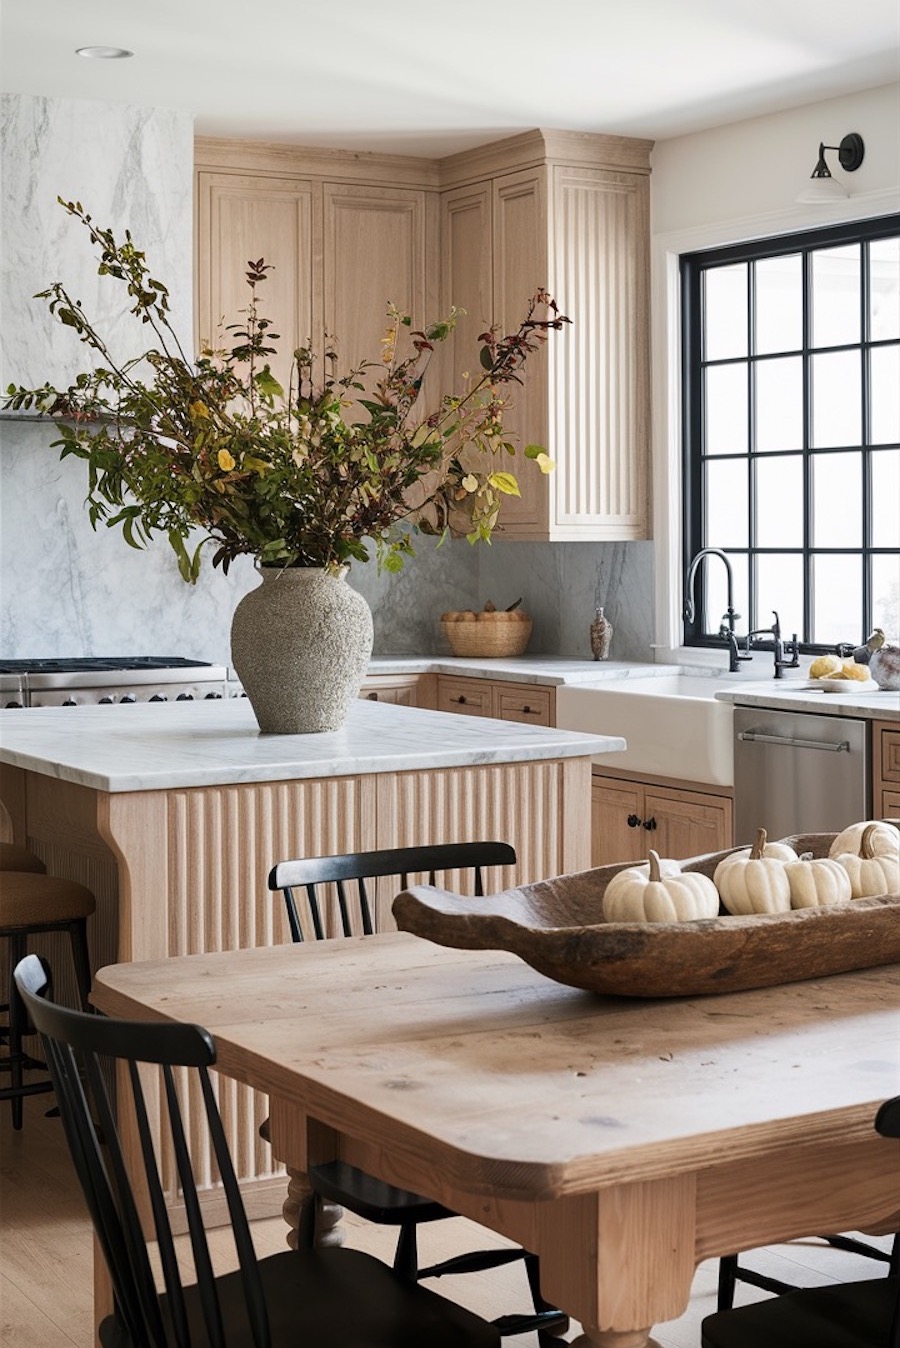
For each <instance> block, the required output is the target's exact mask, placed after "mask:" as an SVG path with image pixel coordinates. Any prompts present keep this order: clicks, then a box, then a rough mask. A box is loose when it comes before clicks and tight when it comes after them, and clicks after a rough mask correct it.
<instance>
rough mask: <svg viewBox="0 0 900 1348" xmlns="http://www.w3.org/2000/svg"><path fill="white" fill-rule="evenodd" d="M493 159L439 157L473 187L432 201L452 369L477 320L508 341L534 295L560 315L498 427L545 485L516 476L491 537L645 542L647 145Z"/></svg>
mask: <svg viewBox="0 0 900 1348" xmlns="http://www.w3.org/2000/svg"><path fill="white" fill-rule="evenodd" d="M490 148H492V149H493V150H494V152H495V153H494V155H493V157H491V156H490V155H489V154H488V153H487V150H486V149H485V148H484V147H483V148H482V150H481V151H478V152H476V153H474V154H473V155H471V156H465V155H460V156H455V157H454V158H453V160H452V161H448V162H450V163H451V166H452V167H451V170H449V171H452V174H453V176H455V177H459V178H465V177H466V175H467V172H468V175H469V178H470V179H473V180H472V181H465V182H461V183H460V185H459V186H454V187H453V188H451V189H448V190H447V191H446V192H444V193H443V194H442V202H441V241H442V257H443V265H442V277H441V280H442V308H443V309H445V310H446V309H448V308H449V306H450V305H451V304H455V305H458V306H461V307H463V308H465V309H466V310H467V317H466V319H465V320H463V321H461V323H460V324H459V326H458V328H457V333H456V335H455V337H454V338H453V339H452V342H453V344H454V345H453V350H452V351H451V354H450V356H449V360H450V368H451V373H452V375H453V377H454V378H458V377H459V375H460V373H461V372H462V371H463V370H464V369H465V368H468V366H467V364H466V362H469V365H470V364H471V353H472V350H473V342H474V340H475V338H476V337H477V335H478V332H480V331H481V330H482V329H483V327H484V326H485V325H486V323H487V322H488V321H490V322H496V323H497V324H499V325H500V327H501V330H502V331H503V332H504V333H506V332H511V331H514V330H515V327H516V325H517V324H518V322H519V321H520V319H521V318H522V317H523V315H524V312H525V307H526V305H527V302H528V300H529V298H530V297H531V296H532V295H533V294H534V292H535V290H536V289H537V288H538V287H539V286H546V287H547V288H548V289H549V291H550V292H551V294H552V295H553V296H554V298H555V299H556V300H557V302H558V304H559V305H560V308H561V310H562V311H563V312H564V313H565V314H566V315H567V316H568V317H569V318H571V319H572V323H571V326H567V327H566V328H565V329H564V330H563V331H562V332H560V333H556V334H553V336H552V338H551V340H550V342H549V344H548V346H547V348H545V349H544V350H542V351H541V352H538V353H535V354H533V355H532V356H531V357H530V358H529V362H528V367H527V372H526V379H525V383H524V386H523V387H522V388H517V389H516V390H515V392H514V395H513V399H512V403H513V405H512V407H511V408H510V410H509V412H508V413H507V415H506V418H505V425H506V428H507V430H508V431H510V432H511V433H512V435H513V436H514V437H515V438H516V439H517V440H518V442H519V444H520V445H525V444H529V443H537V444H541V445H543V446H544V447H545V448H546V449H547V451H548V453H549V454H550V456H551V457H552V458H553V459H554V460H555V461H556V464H557V467H556V471H555V472H554V473H552V474H550V475H549V476H544V475H542V474H539V473H536V472H534V471H532V470H531V469H530V465H524V464H520V470H519V472H518V473H517V476H518V479H519V486H520V489H521V492H522V496H521V498H514V499H511V500H508V501H504V510H503V529H504V534H505V536H506V537H508V538H528V539H533V540H545V541H546V540H553V541H568V540H571V541H574V540H578V539H581V540H602V539H633V538H645V537H646V536H647V528H648V514H649V502H648V489H647V480H648V477H647V466H648V459H649V403H650V394H649V285H648V274H649V243H648V212H649V178H648V174H649V150H650V142H649V141H637V140H625V139H622V138H616V137H607V136H580V135H575V134H573V133H564V132H560V133H545V132H540V133H527V134H526V135H525V136H522V137H513V138H511V140H509V141H506V142H500V143H498V144H497V145H495V146H494V147H490ZM529 154H530V155H531V162H530V163H527V164H526V163H523V166H522V167H520V168H519V169H518V170H517V171H515V172H509V171H508V170H509V168H510V163H511V161H512V160H515V159H518V160H520V161H527V160H528V158H529ZM504 170H506V171H504ZM476 175H480V180H478V179H477V177H476ZM526 467H528V469H529V471H525V468H526Z"/></svg>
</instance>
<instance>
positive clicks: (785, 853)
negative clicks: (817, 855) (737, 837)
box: [716, 828, 798, 874]
mask: <svg viewBox="0 0 900 1348" xmlns="http://www.w3.org/2000/svg"><path fill="white" fill-rule="evenodd" d="M760 840H761V841H760ZM753 846H754V847H757V848H760V849H761V850H760V851H759V852H758V855H759V856H761V857H771V858H773V859H774V860H775V861H797V860H798V855H797V853H796V852H795V851H794V849H793V847H791V845H790V843H786V842H769V840H768V834H767V833H766V830H765V829H764V828H760V829H757V830H756V842H755V843H754V844H753ZM751 850H752V849H751V848H749V847H739V848H738V850H737V851H736V852H729V853H728V856H727V857H723V858H722V860H721V861H720V862H719V866H727V865H728V864H729V863H730V862H732V861H746V860H747V858H748V857H749V855H750V852H751ZM718 870H719V867H718V866H717V867H716V874H718Z"/></svg>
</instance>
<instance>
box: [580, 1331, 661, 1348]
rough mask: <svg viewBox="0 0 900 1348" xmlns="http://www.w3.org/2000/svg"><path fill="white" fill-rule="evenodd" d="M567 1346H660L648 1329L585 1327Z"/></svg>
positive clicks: (648, 1347)
mask: <svg viewBox="0 0 900 1348" xmlns="http://www.w3.org/2000/svg"><path fill="white" fill-rule="evenodd" d="M569 1348H660V1345H659V1343H658V1342H657V1340H656V1339H651V1338H650V1331H649V1329H626V1330H618V1329H605V1330H604V1329H586V1330H585V1332H584V1333H583V1334H579V1335H578V1338H577V1339H573V1340H572V1342H571V1343H570V1345H569Z"/></svg>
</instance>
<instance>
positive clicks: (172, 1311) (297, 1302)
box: [15, 955, 499, 1348]
mask: <svg viewBox="0 0 900 1348" xmlns="http://www.w3.org/2000/svg"><path fill="white" fill-rule="evenodd" d="M15 981H16V986H17V988H18V990H19V993H20V995H21V996H22V998H23V1000H24V1002H25V1003H26V1005H27V1007H28V1010H29V1013H30V1015H31V1019H32V1022H33V1024H34V1025H35V1027H36V1029H37V1031H38V1033H39V1034H40V1037H41V1041H42V1045H43V1049H44V1052H45V1054H46V1058H47V1063H48V1066H49V1068H50V1072H51V1075H52V1077H53V1082H54V1086H55V1089H56V1098H57V1100H58V1102H59V1108H60V1113H61V1115H62V1121H63V1126H64V1128H65V1133H66V1138H67V1141H68V1144H69V1150H70V1152H71V1154H72V1160H73V1161H74V1164H75V1169H76V1171H77V1174H78V1179H79V1181H80V1183H81V1187H82V1189H83V1191H84V1194H85V1197H86V1199H87V1203H88V1207H89V1209H90V1214H91V1219H92V1221H93V1224H94V1229H95V1231H96V1234H97V1237H98V1240H99V1243H100V1246H101V1248H102V1251H103V1255H104V1258H105V1260H106V1264H107V1267H108V1269H109V1273H110V1277H111V1280H112V1286H113V1293H114V1298H115V1302H114V1304H115V1309H114V1311H113V1313H112V1315H110V1316H107V1317H106V1318H105V1319H104V1320H103V1321H102V1322H101V1324H100V1326H99V1337H100V1342H101V1344H102V1345H103V1348H298V1345H300V1344H322V1345H324V1344H334V1345H335V1348H349V1346H350V1345H353V1348H425V1345H428V1348H498V1345H499V1335H498V1333H497V1331H496V1329H494V1328H493V1326H492V1325H489V1324H488V1323H487V1322H486V1321H484V1320H482V1319H479V1318H478V1317H477V1316H475V1315H472V1314H471V1313H470V1312H469V1311H466V1310H464V1309H463V1308H462V1307H460V1306H457V1305H455V1304H454V1303H453V1302H450V1301H447V1300H446V1299H445V1298H444V1297H441V1296H438V1295H437V1294H436V1293H434V1292H431V1291H429V1290H428V1289H426V1288H423V1287H419V1286H417V1285H416V1284H414V1283H410V1282H408V1281H407V1280H406V1279H404V1278H402V1277H400V1276H399V1275H398V1274H396V1273H394V1272H393V1271H392V1270H391V1269H389V1268H387V1267H386V1266H385V1265H384V1264H383V1263H381V1262H380V1261H379V1260H377V1259H373V1258H371V1256H369V1255H365V1254H362V1253H360V1252H358V1251H353V1250H344V1249H334V1250H303V1251H300V1250H285V1251H284V1252H283V1253H281V1254H276V1255H270V1256H268V1257H267V1258H264V1259H257V1257H256V1254H255V1252H254V1249H253V1240H252V1236H251V1232H250V1226H249V1223H248V1221H247V1216H246V1213H245V1211H244V1205H243V1202H242V1200H241V1195H240V1190H239V1188H238V1182H237V1179H236V1177H235V1173H234V1169H233V1166H232V1162H231V1157H230V1154H229V1150H228V1143H227V1141H226V1138H225V1133H224V1129H223V1127H222V1121H221V1118H220V1116H219V1111H218V1107H217V1105H216V1098H215V1090H214V1087H213V1084H212V1081H211V1079H210V1075H209V1069H210V1068H211V1067H213V1066H214V1065H215V1061H216V1049H215V1044H214V1043H213V1040H212V1038H211V1037H210V1035H209V1034H208V1033H207V1031H206V1030H204V1029H201V1028H200V1027H199V1026H197V1025H182V1024H177V1023H172V1022H168V1021H167V1022H162V1023H160V1022H144V1021H141V1022H133V1021H122V1020H112V1019H106V1018H105V1017H103V1016H94V1015H88V1014H85V1013H84V1012H80V1011H72V1010H69V1009H68V1008H65V1007H61V1006H57V1005H55V1004H54V1003H53V1002H50V1001H48V1000H46V994H47V987H48V971H47V968H46V965H45V964H44V962H43V961H42V960H40V959H38V957H37V956H36V955H29V956H27V957H26V958H25V959H24V960H22V961H21V962H20V963H19V964H18V965H17V966H16V969H15ZM108 1059H113V1060H118V1061H120V1062H123V1063H125V1064H127V1071H128V1078H129V1081H130V1086H131V1091H130V1095H131V1104H133V1106H134V1116H135V1119H136V1124H137V1129H138V1132H139V1135H140V1146H141V1152H142V1162H143V1164H142V1167H141V1170H142V1174H141V1176H140V1179H139V1180H138V1181H136V1182H140V1183H141V1184H144V1183H145V1184H146V1186H147V1191H148V1194H149V1200H150V1205H151V1208H152V1213H153V1222H154V1227H155V1233H156V1240H157V1244H158V1251H159V1261H160V1265H161V1269H162V1282H163V1284H164V1290H163V1291H161V1292H160V1291H158V1290H157V1285H156V1281H155V1279H154V1276H153V1272H152V1269H151V1263H150V1259H149V1258H148V1251H147V1246H146V1242H145V1237H144V1234H143V1232H142V1230H141V1224H140V1221H139V1219H138V1210H137V1203H136V1200H135V1195H134V1192H133V1190H132V1187H131V1179H130V1177H129V1175H128V1173H127V1170H126V1165H125V1160H124V1156H123V1152H122V1149H121V1146H120V1142H119V1137H118V1134H117V1130H116V1123H115V1119H114V1116H113V1112H112V1109H111V1107H110V1104H109V1100H108V1098H107V1093H106V1089H105V1087H104V1062H105V1060H108ZM139 1063H141V1064H143V1063H150V1064H157V1065H158V1066H159V1067H160V1068H161V1070H162V1081H163V1086H162V1092H161V1094H162V1100H161V1107H160V1112H161V1113H162V1114H163V1115H164V1116H165V1118H166V1120H167V1124H168V1128H169V1131H170V1136H171V1139H172V1144H173V1150H174V1155H175V1159H176V1164H177V1170H178V1178H179V1184H180V1186H181V1189H182V1191H183V1196H184V1208H185V1215H186V1218H187V1225H188V1232H189V1239H190V1247H191V1255H192V1260H193V1264H194V1267H195V1281H192V1282H190V1283H187V1284H186V1283H185V1282H184V1280H183V1277H182V1273H181V1270H180V1268H179V1260H178V1253H177V1247H176V1243H175V1241H174V1239H173V1235H172V1230H171V1226H170V1224H169V1219H168V1214H167V1211H166V1204H165V1200H164V1196H163V1188H162V1182H161V1180H160V1176H159V1172H158V1170H157V1161H156V1156H155V1154H154V1148H153V1140H152V1136H151V1130H150V1124H149V1119H148V1106H147V1104H146V1102H145V1097H144V1093H143V1090H142V1087H141V1081H140V1076H139V1072H138V1064H139ZM175 1069H186V1072H185V1073H182V1072H178V1073H177V1076H178V1077H182V1076H185V1077H192V1078H195V1079H196V1081H197V1082H198V1085H199V1089H200V1094H201V1095H202V1099H203V1104H204V1107H205V1120H206V1126H207V1130H208V1138H209V1140H210V1143H211V1145H212V1149H213V1151H214V1154H215V1159H216V1165H217V1167H218V1170H219V1174H220V1176H221V1182H222V1187H223V1190H224V1193H225V1197H226V1200H227V1204H228V1212H229V1217H230V1225H231V1232H232V1235H233V1238H234V1246H235V1250H236V1253H237V1262H238V1268H237V1271H235V1272H231V1273H226V1274H220V1275H218V1276H216V1274H215V1273H214V1269H213V1258H212V1256H211V1253H210V1248H209V1244H208V1242H207V1236H206V1231H205V1229H204V1225H203V1218H202V1213H201V1205H200V1201H199V1197H198V1193H197V1189H196V1186H195V1182H194V1175H193V1167H192V1161H191V1150H190V1142H189V1137H188V1133H189V1132H190V1134H191V1136H194V1135H195V1133H200V1132H202V1131H203V1130H202V1125H201V1126H198V1124H196V1123H192V1125H191V1127H190V1129H188V1128H187V1127H186V1125H185V1120H184V1119H183V1118H182V1114H181V1109H180V1105H179V1095H178V1089H177V1087H176V1070H175Z"/></svg>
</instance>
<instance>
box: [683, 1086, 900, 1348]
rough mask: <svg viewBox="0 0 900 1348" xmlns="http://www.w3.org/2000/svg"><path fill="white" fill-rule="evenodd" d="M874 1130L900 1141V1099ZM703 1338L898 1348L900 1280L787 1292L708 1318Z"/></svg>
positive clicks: (774, 1346) (714, 1345)
mask: <svg viewBox="0 0 900 1348" xmlns="http://www.w3.org/2000/svg"><path fill="white" fill-rule="evenodd" d="M875 1127H876V1129H877V1130H878V1132H879V1133H880V1134H881V1135H882V1137H892V1138H900V1096H896V1097H895V1098H894V1099H892V1100H887V1101H885V1103H884V1104H883V1105H882V1106H881V1108H880V1109H879V1111H878V1113H877V1115H876V1116H875ZM854 1243H855V1242H854ZM895 1248H896V1243H895ZM882 1257H884V1256H883V1255H882ZM888 1258H890V1256H888ZM747 1281H749V1279H747ZM769 1281H772V1280H769ZM755 1285H757V1286H760V1285H764V1284H760V1283H759V1282H757V1283H756V1284H755ZM781 1285H782V1286H783V1285H784V1284H781ZM769 1290H772V1289H771V1288H769ZM776 1290H777V1285H776ZM701 1336H702V1337H701V1348H900V1276H898V1273H897V1270H896V1268H895V1267H893V1268H892V1271H890V1272H889V1273H888V1276H887V1277H883V1278H869V1279H866V1280H865V1281H864V1282H849V1283H831V1284H829V1285H827V1286H825V1287H804V1288H790V1287H789V1288H788V1290H787V1291H786V1292H784V1293H783V1294H781V1295H779V1296H774V1297H770V1298H768V1299H767V1300H765V1301H756V1302H753V1303H752V1304H751V1305H749V1306H739V1307H736V1308H733V1309H729V1310H718V1311H717V1312H716V1313H715V1315H710V1316H707V1318H706V1319H705V1320H704V1321H703V1325H702V1328H701Z"/></svg>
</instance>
